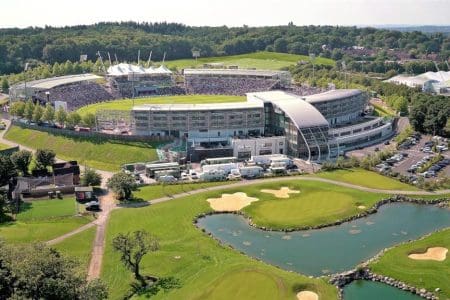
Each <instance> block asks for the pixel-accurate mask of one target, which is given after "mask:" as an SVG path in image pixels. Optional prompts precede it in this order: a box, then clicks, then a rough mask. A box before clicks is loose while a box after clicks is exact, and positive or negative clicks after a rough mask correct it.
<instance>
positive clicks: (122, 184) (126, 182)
mask: <svg viewBox="0 0 450 300" xmlns="http://www.w3.org/2000/svg"><path fill="white" fill-rule="evenodd" d="M107 186H108V188H110V189H111V190H113V192H114V193H115V194H116V197H117V199H119V200H127V199H130V198H131V197H132V196H133V193H132V192H133V191H134V190H135V189H136V180H135V179H134V177H133V175H131V174H127V173H124V172H119V173H116V174H114V175H113V176H112V177H111V178H109V179H108V183H107Z"/></svg>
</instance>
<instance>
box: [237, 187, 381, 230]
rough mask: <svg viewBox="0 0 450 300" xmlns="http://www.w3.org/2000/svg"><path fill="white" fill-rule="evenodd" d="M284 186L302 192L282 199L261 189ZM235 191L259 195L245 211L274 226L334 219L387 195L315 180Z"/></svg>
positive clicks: (312, 223)
mask: <svg viewBox="0 0 450 300" xmlns="http://www.w3.org/2000/svg"><path fill="white" fill-rule="evenodd" d="M284 186H285V187H289V188H290V189H291V190H297V191H300V193H299V194H290V195H289V198H286V199H281V198H276V197H275V196H274V195H272V194H269V193H263V192H261V189H273V190H278V189H280V187H284ZM236 191H244V192H246V193H247V195H248V196H250V197H256V198H258V199H259V201H257V202H253V203H252V205H250V206H247V207H246V208H244V210H243V211H244V213H245V214H246V215H248V216H249V217H251V219H252V221H253V223H255V224H257V225H259V226H264V227H268V228H272V229H283V228H292V227H294V228H295V227H304V226H317V225H320V224H327V223H332V222H335V221H337V220H339V219H343V218H347V217H350V216H352V215H356V214H358V213H359V212H361V211H363V210H362V209H359V208H358V206H365V207H366V208H370V207H371V206H372V205H374V204H375V203H376V202H378V201H380V200H381V199H383V198H386V197H387V196H388V195H382V194H372V193H367V192H362V191H358V190H354V189H349V188H344V187H340V186H336V185H333V184H326V183H322V182H316V181H285V182H283V181H280V182H274V183H265V184H258V185H249V186H247V187H246V188H245V189H242V188H241V190H236Z"/></svg>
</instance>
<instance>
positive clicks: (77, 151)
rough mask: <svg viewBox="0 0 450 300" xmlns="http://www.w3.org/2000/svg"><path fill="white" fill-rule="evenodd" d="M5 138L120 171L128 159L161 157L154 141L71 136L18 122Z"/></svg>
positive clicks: (85, 162) (99, 167)
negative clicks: (40, 129)
mask: <svg viewBox="0 0 450 300" xmlns="http://www.w3.org/2000/svg"><path fill="white" fill-rule="evenodd" d="M5 138H6V139H8V140H11V141H14V142H16V143H18V144H22V145H25V146H28V147H30V148H33V149H39V148H40V149H52V150H54V151H55V152H56V155H57V156H58V158H61V159H65V160H77V161H78V163H79V164H80V165H88V166H90V167H93V168H96V169H99V170H105V171H118V170H119V169H120V166H121V165H122V164H125V163H131V162H138V161H152V160H156V159H157V154H156V150H155V144H154V143H143V142H142V143H138V142H121V141H114V140H108V139H106V138H87V137H68V136H64V135H59V134H58V135H55V134H51V133H47V132H43V131H38V130H32V129H22V128H20V127H18V126H12V127H11V128H10V130H9V131H8V132H7V133H6V135H5Z"/></svg>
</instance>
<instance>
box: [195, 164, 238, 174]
mask: <svg viewBox="0 0 450 300" xmlns="http://www.w3.org/2000/svg"><path fill="white" fill-rule="evenodd" d="M233 169H238V164H237V163H227V164H215V165H204V166H203V167H202V171H203V172H204V173H208V172H210V171H213V170H222V171H224V172H225V175H228V174H230V172H231V170H233Z"/></svg>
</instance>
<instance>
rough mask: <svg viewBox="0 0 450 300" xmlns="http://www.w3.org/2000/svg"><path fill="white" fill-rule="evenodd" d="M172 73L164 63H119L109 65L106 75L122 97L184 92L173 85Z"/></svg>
mask: <svg viewBox="0 0 450 300" xmlns="http://www.w3.org/2000/svg"><path fill="white" fill-rule="evenodd" d="M172 75H173V74H172V71H170V70H169V69H168V68H166V67H165V66H164V65H162V66H160V67H149V68H144V67H142V66H139V65H132V64H125V63H121V64H117V65H113V66H110V67H109V68H108V70H107V74H106V77H107V79H108V81H109V82H110V84H111V86H113V87H114V88H116V89H118V90H119V92H120V94H121V95H122V97H140V96H150V95H167V94H170V95H174V94H184V90H183V89H182V88H180V87H177V86H176V85H175V81H174V78H173V76H172Z"/></svg>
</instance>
